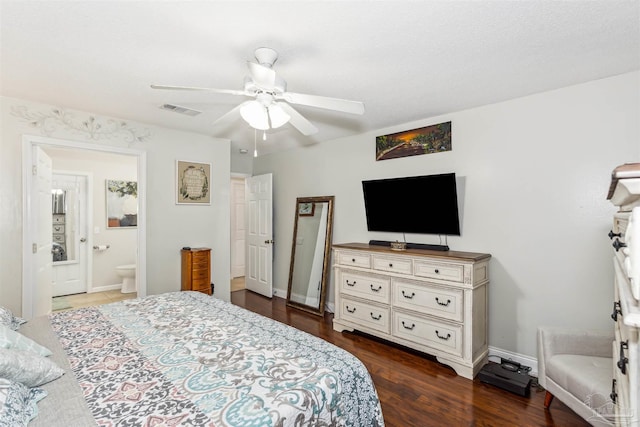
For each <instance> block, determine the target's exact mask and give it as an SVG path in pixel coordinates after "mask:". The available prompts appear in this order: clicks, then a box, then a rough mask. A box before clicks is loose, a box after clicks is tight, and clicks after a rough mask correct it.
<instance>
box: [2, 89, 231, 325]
mask: <svg viewBox="0 0 640 427" xmlns="http://www.w3.org/2000/svg"><path fill="white" fill-rule="evenodd" d="M0 108H1V110H0V120H1V121H2V128H1V130H0V136H1V138H2V139H1V145H0V194H2V196H1V197H2V199H1V201H2V203H1V204H0V241H2V242H3V244H2V245H0V248H1V249H0V251H1V252H0V305H4V306H6V307H8V308H10V309H11V310H12V311H14V313H16V314H18V315H20V313H21V297H22V247H21V246H22V245H21V242H22V227H23V224H22V163H21V162H22V160H21V159H22V135H39V136H49V137H52V138H57V139H64V140H72V141H82V142H84V143H86V144H87V146H96V145H107V146H115V147H130V148H135V149H137V150H142V151H144V152H146V160H147V175H146V180H147V200H146V212H147V227H146V231H147V237H146V249H147V266H146V276H147V293H149V294H157V293H162V292H167V291H176V290H179V289H180V248H182V247H183V246H193V247H196V246H206V247H210V248H212V278H213V282H214V283H215V285H216V288H215V294H216V296H217V297H219V298H222V299H225V300H228V299H229V287H230V259H229V238H230V237H229V228H230V225H229V223H230V213H229V212H230V208H229V182H230V173H231V172H230V166H229V165H230V143H229V141H228V140H224V139H218V138H212V137H210V136H207V135H200V134H195V133H190V132H184V131H177V130H172V129H166V128H161V127H155V126H148V125H145V124H142V123H134V122H126V121H123V120H122V119H116V118H105V117H100V116H98V115H96V114H91V113H89V112H80V111H70V110H68V111H65V110H63V109H60V108H59V107H58V106H50V105H44V104H37V103H34V102H30V101H27V100H20V99H14V98H6V97H0ZM96 124H100V127H96ZM138 137H141V139H142V140H138V139H137V138H138ZM177 159H180V160H191V161H200V162H207V163H211V164H212V176H211V205H207V206H202V205H199V206H188V205H176V203H175V195H174V191H175V162H176V160H177Z"/></svg>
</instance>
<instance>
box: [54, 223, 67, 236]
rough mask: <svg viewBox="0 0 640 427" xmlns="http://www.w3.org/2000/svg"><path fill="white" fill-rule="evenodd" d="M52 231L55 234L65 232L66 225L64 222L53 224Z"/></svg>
mask: <svg viewBox="0 0 640 427" xmlns="http://www.w3.org/2000/svg"><path fill="white" fill-rule="evenodd" d="M52 229H53V230H52V231H53V232H54V234H64V225H63V224H53V227H52Z"/></svg>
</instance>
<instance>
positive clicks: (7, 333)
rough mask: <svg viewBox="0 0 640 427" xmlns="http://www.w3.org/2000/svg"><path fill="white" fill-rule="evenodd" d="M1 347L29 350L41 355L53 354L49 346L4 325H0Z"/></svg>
mask: <svg viewBox="0 0 640 427" xmlns="http://www.w3.org/2000/svg"><path fill="white" fill-rule="evenodd" d="M0 348H15V349H18V350H27V351H30V352H32V353H36V354H39V355H40V356H50V355H51V354H53V353H51V350H49V349H48V348H46V347H43V346H41V345H40V344H38V343H37V342H35V341H33V340H32V339H30V338H27V337H25V336H24V335H22V334H21V333H20V332H16V331H14V330H12V329H10V328H9V327H8V326H4V325H0Z"/></svg>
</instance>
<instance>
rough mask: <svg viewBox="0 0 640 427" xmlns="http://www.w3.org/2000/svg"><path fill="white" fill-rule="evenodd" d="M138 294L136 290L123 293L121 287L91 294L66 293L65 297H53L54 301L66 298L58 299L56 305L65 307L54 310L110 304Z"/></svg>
mask: <svg viewBox="0 0 640 427" xmlns="http://www.w3.org/2000/svg"><path fill="white" fill-rule="evenodd" d="M137 296H138V294H137V293H136V292H132V293H128V294H123V293H122V292H120V290H119V289H115V290H111V291H104V292H94V293H90V294H87V293H83V294H75V295H65V296H63V297H55V298H53V300H54V301H56V300H59V299H62V298H64V300H63V301H58V304H55V305H54V307H56V306H59V307H64V308H62V309H60V310H53V311H65V310H73V309H74V308H80V307H91V306H94V305H102V304H108V303H111V302H116V301H122V300H126V299H132V298H136V297H137Z"/></svg>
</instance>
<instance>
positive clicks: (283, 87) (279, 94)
mask: <svg viewBox="0 0 640 427" xmlns="http://www.w3.org/2000/svg"><path fill="white" fill-rule="evenodd" d="M254 55H255V57H256V60H257V61H258V62H251V61H247V66H248V68H249V73H250V76H246V77H245V79H244V88H243V89H242V90H233V89H215V88H207V87H190V86H166V85H151V87H152V88H153V89H169V90H188V91H205V92H212V93H223V94H230V95H241V96H247V97H251V98H254V99H252V100H249V101H245V102H243V103H241V104H240V105H238V106H237V107H235V108H234V109H232V110H231V111H229V112H228V113H226V114H224V115H223V116H222V117H220V118H219V119H218V120H216V121H215V122H214V125H215V124H216V123H220V122H225V121H228V120H231V119H235V118H236V117H237V115H238V113H240V116H241V117H242V118H243V119H244V120H245V121H246V122H247V123H249V125H250V126H251V127H253V128H255V129H260V130H265V131H266V130H269V129H275V128H278V127H280V126H282V125H284V124H285V123H291V125H292V126H293V127H295V128H296V129H297V130H298V131H300V132H301V133H302V134H303V135H305V136H308V135H313V134H314V133H316V132H318V128H316V127H315V126H314V125H313V124H312V123H311V122H310V121H309V120H307V119H306V118H304V117H303V116H302V115H301V114H300V113H298V112H297V111H296V110H294V109H293V107H291V106H290V105H289V104H294V105H305V106H308V107H316V108H324V109H327V110H333V111H340V112H344V113H351V114H364V104H363V103H362V102H359V101H349V100H346V99H338V98H328V97H324V96H317V95H308V94H303V93H295V92H288V91H287V82H286V81H284V79H282V78H281V77H280V76H278V75H276V72H275V71H274V70H273V69H272V67H273V64H274V63H275V62H276V60H277V59H278V53H277V52H276V51H275V50H273V49H271V48H268V47H260V48H258V49H256V50H255V52H254Z"/></svg>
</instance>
